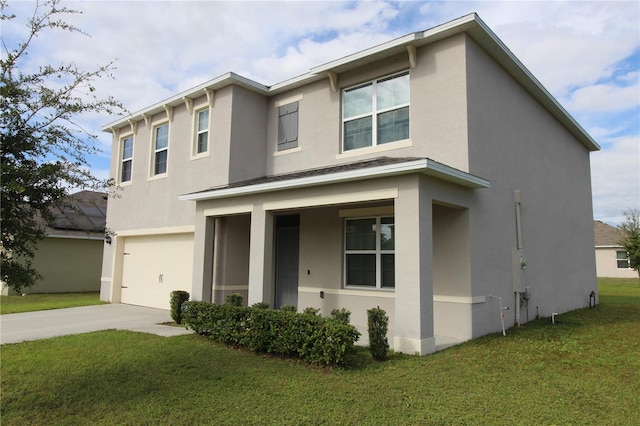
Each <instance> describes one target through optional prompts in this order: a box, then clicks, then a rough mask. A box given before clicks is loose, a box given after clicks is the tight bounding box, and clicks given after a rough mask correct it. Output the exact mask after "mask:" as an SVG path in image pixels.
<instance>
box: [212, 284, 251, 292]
mask: <svg viewBox="0 0 640 426" xmlns="http://www.w3.org/2000/svg"><path fill="white" fill-rule="evenodd" d="M216 290H218V291H233V290H249V284H246V285H221V286H213V291H216Z"/></svg>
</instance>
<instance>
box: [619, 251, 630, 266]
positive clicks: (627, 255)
mask: <svg viewBox="0 0 640 426" xmlns="http://www.w3.org/2000/svg"><path fill="white" fill-rule="evenodd" d="M618 253H624V254H625V255H626V261H627V266H626V267H624V268H621V267H620V263H619V262H620V261H623V260H625V259H620V258H619V257H618ZM616 268H617V269H631V259H629V253H628V252H627V251H625V250H616Z"/></svg>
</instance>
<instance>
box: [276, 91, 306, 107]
mask: <svg viewBox="0 0 640 426" xmlns="http://www.w3.org/2000/svg"><path fill="white" fill-rule="evenodd" d="M301 100H302V93H300V94H299V95H294V96H289V97H287V98H284V99H280V100H278V101H275V102H274V103H273V107H274V108H280V107H281V106H283V105H289V104H292V103H294V102H299V101H301Z"/></svg>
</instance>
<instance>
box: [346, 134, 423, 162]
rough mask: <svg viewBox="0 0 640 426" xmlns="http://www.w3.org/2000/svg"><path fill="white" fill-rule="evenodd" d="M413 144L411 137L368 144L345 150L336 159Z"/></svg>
mask: <svg viewBox="0 0 640 426" xmlns="http://www.w3.org/2000/svg"><path fill="white" fill-rule="evenodd" d="M411 146H413V141H412V140H411V139H404V140H401V141H397V142H389V143H385V144H382V145H374V146H367V147H364V148H358V149H350V150H349V151H344V152H341V153H340V154H338V155H336V160H341V159H343V158H350V157H358V156H360V155H366V154H374V153H378V152H384V151H391V150H394V149H400V148H409V147H411Z"/></svg>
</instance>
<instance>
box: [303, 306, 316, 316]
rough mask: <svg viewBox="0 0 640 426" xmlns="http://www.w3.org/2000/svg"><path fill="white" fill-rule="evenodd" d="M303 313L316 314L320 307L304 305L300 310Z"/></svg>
mask: <svg viewBox="0 0 640 426" xmlns="http://www.w3.org/2000/svg"><path fill="white" fill-rule="evenodd" d="M302 313H303V314H307V315H313V316H316V315H318V314H319V313H320V308H312V307H306V308H304V310H303V311H302Z"/></svg>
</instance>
